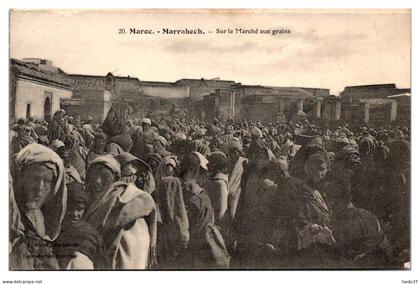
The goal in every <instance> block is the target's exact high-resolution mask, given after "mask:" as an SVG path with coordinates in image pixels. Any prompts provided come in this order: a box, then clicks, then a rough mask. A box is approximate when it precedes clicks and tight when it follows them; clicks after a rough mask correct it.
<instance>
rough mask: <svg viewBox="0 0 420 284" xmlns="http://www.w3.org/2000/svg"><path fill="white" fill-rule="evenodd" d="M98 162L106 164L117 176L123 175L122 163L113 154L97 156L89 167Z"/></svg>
mask: <svg viewBox="0 0 420 284" xmlns="http://www.w3.org/2000/svg"><path fill="white" fill-rule="evenodd" d="M96 164H100V165H104V166H105V167H107V168H109V169H110V170H111V171H112V172H113V173H114V174H115V175H116V176H117V178H120V177H121V167H120V164H119V163H118V161H117V160H116V159H115V158H114V157H113V156H112V155H110V154H108V155H101V156H99V157H97V158H96V159H94V160H93V161H91V162H90V164H89V168H90V167H92V166H93V165H96Z"/></svg>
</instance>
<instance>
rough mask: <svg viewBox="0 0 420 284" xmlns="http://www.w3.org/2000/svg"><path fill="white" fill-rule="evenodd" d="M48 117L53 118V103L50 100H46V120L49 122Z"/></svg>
mask: <svg viewBox="0 0 420 284" xmlns="http://www.w3.org/2000/svg"><path fill="white" fill-rule="evenodd" d="M47 117H51V102H50V98H48V97H47V98H46V99H45V102H44V119H45V120H47Z"/></svg>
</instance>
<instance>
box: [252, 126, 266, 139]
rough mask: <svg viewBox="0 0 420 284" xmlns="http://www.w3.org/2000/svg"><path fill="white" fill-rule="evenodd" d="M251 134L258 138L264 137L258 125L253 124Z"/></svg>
mask: <svg viewBox="0 0 420 284" xmlns="http://www.w3.org/2000/svg"><path fill="white" fill-rule="evenodd" d="M251 135H252V136H254V137H257V138H262V137H263V134H262V131H261V129H259V128H258V127H256V126H253V127H252V128H251Z"/></svg>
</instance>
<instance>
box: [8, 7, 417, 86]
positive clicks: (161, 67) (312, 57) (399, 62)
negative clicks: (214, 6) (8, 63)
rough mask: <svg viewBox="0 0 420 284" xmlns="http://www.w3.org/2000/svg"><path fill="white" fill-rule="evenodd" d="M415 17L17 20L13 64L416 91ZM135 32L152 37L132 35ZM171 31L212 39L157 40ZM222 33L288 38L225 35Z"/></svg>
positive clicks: (33, 16)
mask: <svg viewBox="0 0 420 284" xmlns="http://www.w3.org/2000/svg"><path fill="white" fill-rule="evenodd" d="M410 17H411V16H410V13H409V11H408V10H393V11H392V10H387V11H386V10H376V11H373V10H370V11H369V10H365V11H357V10H351V11H350V10H349V11H344V10H343V11H337V10H336V11H334V10H330V11H304V10H299V11H293V10H288V11H287V10H286V11H284V10H259V11H249V10H241V11H214V10H213V11H206V10H202V11H182V10H178V11H165V10H160V11H156V10H153V11H152V10H149V11H140V10H131V11H128V10H127V11H69V10H61V11H42V10H40V11H13V12H12V13H11V16H10V56H11V57H12V58H17V59H21V58H24V57H37V58H44V59H49V60H52V61H53V64H54V65H55V66H58V67H60V68H62V69H63V70H64V71H65V72H68V73H79V74H90V75H105V74H107V73H108V72H113V73H114V74H117V75H121V76H127V75H130V76H136V77H138V78H139V79H140V80H149V81H176V80H178V79H180V78H206V79H210V78H214V77H220V79H225V80H234V81H236V82H241V83H242V84H259V85H269V86H301V87H315V88H329V89H331V92H332V93H333V94H337V93H338V92H340V91H342V90H343V89H344V87H345V86H348V85H363V84H377V83H396V84H397V86H399V87H410V46H411V43H410V36H411V27H410V22H411V19H410ZM120 28H125V30H126V31H127V34H125V35H121V34H118V29H120ZM130 28H137V29H152V30H154V31H155V34H153V35H130V34H128V32H129V29H130ZM164 28H169V29H185V28H189V29H191V28H193V29H196V28H201V29H202V30H203V31H204V32H205V33H206V34H204V35H163V34H158V33H157V31H162V29H164ZM217 28H220V29H228V28H231V29H235V28H242V29H270V30H274V29H282V28H283V29H286V30H287V29H289V30H290V31H291V34H280V35H274V36H273V35H271V34H269V35H266V34H258V35H255V34H253V35H246V34H235V33H233V34H224V35H222V34H216V33H215V32H216V29H217ZM209 31H213V33H211V34H210V33H209Z"/></svg>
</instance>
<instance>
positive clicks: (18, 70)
mask: <svg viewBox="0 0 420 284" xmlns="http://www.w3.org/2000/svg"><path fill="white" fill-rule="evenodd" d="M72 95H73V90H72V82H71V80H69V78H67V76H66V74H65V73H64V72H63V71H62V70H61V69H59V68H57V67H54V66H53V65H52V62H51V61H47V60H35V59H30V60H28V61H23V60H16V59H12V60H11V61H10V96H9V100H10V119H12V120H14V119H20V118H23V119H25V118H30V117H32V118H33V119H38V120H44V119H47V118H48V117H52V115H53V114H54V113H55V112H56V111H57V110H59V109H60V101H61V100H62V99H68V98H71V97H72Z"/></svg>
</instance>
